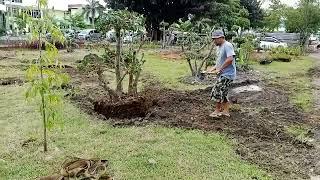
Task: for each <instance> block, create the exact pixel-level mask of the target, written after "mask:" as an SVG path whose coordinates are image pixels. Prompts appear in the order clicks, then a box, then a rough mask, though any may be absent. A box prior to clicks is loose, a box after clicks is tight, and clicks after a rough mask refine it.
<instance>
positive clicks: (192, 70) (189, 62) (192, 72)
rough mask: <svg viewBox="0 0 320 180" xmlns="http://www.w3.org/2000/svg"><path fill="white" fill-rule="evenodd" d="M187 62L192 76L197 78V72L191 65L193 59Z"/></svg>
mask: <svg viewBox="0 0 320 180" xmlns="http://www.w3.org/2000/svg"><path fill="white" fill-rule="evenodd" d="M187 61H188V64H189V68H190V71H191V75H192V76H195V72H194V69H193V67H192V64H191V59H190V58H188V57H187Z"/></svg>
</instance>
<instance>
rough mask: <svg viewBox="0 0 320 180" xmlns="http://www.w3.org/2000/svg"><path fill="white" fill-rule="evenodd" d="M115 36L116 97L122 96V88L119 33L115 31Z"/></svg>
mask: <svg viewBox="0 0 320 180" xmlns="http://www.w3.org/2000/svg"><path fill="white" fill-rule="evenodd" d="M116 36H117V47H116V48H117V50H116V61H115V73H116V82H117V93H118V95H121V94H122V90H123V86H122V82H121V65H120V64H121V32H120V30H116Z"/></svg>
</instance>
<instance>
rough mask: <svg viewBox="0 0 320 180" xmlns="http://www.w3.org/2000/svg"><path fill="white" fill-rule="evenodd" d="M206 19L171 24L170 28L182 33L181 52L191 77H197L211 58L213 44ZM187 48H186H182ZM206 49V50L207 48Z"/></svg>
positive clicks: (211, 29) (210, 28)
mask: <svg viewBox="0 0 320 180" xmlns="http://www.w3.org/2000/svg"><path fill="white" fill-rule="evenodd" d="M208 21H209V20H208V19H201V20H199V21H196V22H194V23H191V21H190V20H187V21H182V20H180V21H179V23H176V24H173V25H172V26H173V27H174V28H176V29H177V30H179V31H183V32H184V34H183V36H182V37H179V39H181V41H182V42H179V43H181V45H182V52H183V54H184V56H185V58H186V60H187V62H188V65H189V68H190V71H191V75H192V76H193V77H199V76H200V74H201V71H202V70H203V67H204V65H205V64H206V62H207V60H208V59H210V58H211V57H212V53H213V51H214V47H215V46H214V44H213V43H212V40H211V32H212V31H213V28H212V27H211V26H210V25H209V24H208V23H207V22H208ZM184 46H187V48H184ZM207 47H208V48H207Z"/></svg>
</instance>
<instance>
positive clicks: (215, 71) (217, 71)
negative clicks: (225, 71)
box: [211, 68, 222, 75]
mask: <svg viewBox="0 0 320 180" xmlns="http://www.w3.org/2000/svg"><path fill="white" fill-rule="evenodd" d="M211 73H212V74H216V75H219V74H221V73H222V70H221V69H218V68H216V69H215V70H214V71H212V72H211Z"/></svg>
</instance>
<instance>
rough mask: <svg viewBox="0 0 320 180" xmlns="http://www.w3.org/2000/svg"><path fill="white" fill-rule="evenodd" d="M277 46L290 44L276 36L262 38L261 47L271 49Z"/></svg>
mask: <svg viewBox="0 0 320 180" xmlns="http://www.w3.org/2000/svg"><path fill="white" fill-rule="evenodd" d="M277 47H288V44H287V43H285V42H281V41H280V40H279V39H276V38H274V37H264V38H262V39H261V40H260V44H259V48H261V49H271V48H277Z"/></svg>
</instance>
